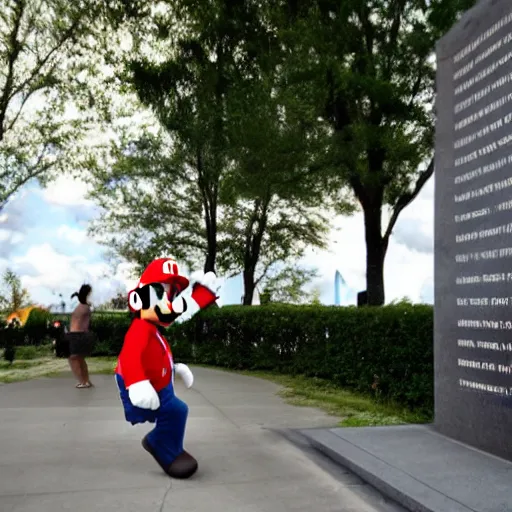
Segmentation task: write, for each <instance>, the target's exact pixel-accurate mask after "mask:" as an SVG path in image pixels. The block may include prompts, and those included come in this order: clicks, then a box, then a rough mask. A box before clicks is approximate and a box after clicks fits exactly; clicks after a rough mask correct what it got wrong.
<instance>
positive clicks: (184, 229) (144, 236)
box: [89, 130, 208, 272]
mask: <svg viewBox="0 0 512 512" xmlns="http://www.w3.org/2000/svg"><path fill="white" fill-rule="evenodd" d="M111 158H112V159H113V160H114V163H113V164H112V165H111V166H102V165H98V166H96V167H95V168H94V169H93V171H92V174H91V181H90V183H91V184H92V185H93V190H92V192H91V198H93V199H94V200H95V202H96V204H97V205H98V206H100V207H101V208H102V209H103V214H102V215H101V216H100V217H98V218H97V219H96V220H95V221H93V222H92V223H91V225H90V227H89V232H90V233H91V234H92V235H93V236H94V237H96V238H97V239H98V241H99V242H101V243H103V244H104V245H106V246H108V247H109V249H110V251H111V252H113V253H115V254H116V255H117V256H120V257H122V258H123V259H125V260H127V261H130V262H132V263H135V264H136V269H135V270H136V271H137V270H138V271H139V272H141V271H142V270H143V269H144V268H145V267H146V266H147V265H148V264H149V263H150V262H151V261H152V260H153V259H155V258H158V257H163V256H168V255H173V256H174V257H175V258H177V259H178V260H179V261H180V262H183V263H184V264H186V265H187V266H189V267H191V268H192V267H196V266H197V265H204V264H205V259H204V254H205V253H207V251H208V245H207V235H206V232H205V227H204V223H203V217H202V213H203V203H202V198H201V195H200V193H199V191H198V188H197V182H196V181H195V179H194V178H195V176H194V173H193V171H191V170H189V169H188V168H185V169H183V167H182V165H183V162H182V160H181V155H180V154H178V155H176V154H173V152H172V146H169V145H168V137H166V133H165V132H164V131H163V130H159V132H158V133H157V134H156V135H151V134H150V133H146V134H145V135H143V136H141V138H140V139H138V140H133V141H131V142H130V141H128V142H125V145H124V146H122V147H121V148H117V147H115V146H114V147H113V148H112V153H111ZM180 178H181V179H180Z"/></svg>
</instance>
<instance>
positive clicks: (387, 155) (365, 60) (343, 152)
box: [274, 0, 474, 305]
mask: <svg viewBox="0 0 512 512" xmlns="http://www.w3.org/2000/svg"><path fill="white" fill-rule="evenodd" d="M473 4H474V0H460V1H453V0H437V1H435V2H423V1H420V0H392V1H385V0H376V1H373V0H372V1H369V0H366V1H363V0H348V1H344V2H339V1H335V0H322V1H310V2H305V1H304V2H300V1H299V2H297V1H294V2H291V1H285V2H282V4H281V7H282V9H281V11H279V12H280V15H279V16H278V17H276V18H274V19H276V20H277V21H276V25H277V26H278V27H279V33H280V37H281V38H282V41H283V46H285V47H286V51H287V58H286V61H285V63H284V65H283V74H282V78H283V80H282V84H281V87H282V90H283V95H282V97H283V98H287V100H286V106H287V108H288V109H290V110H293V109H295V110H300V112H301V114H302V115H304V119H305V122H307V123H308V124H309V126H310V127H311V129H312V130H317V129H318V126H320V125H321V126H324V127H326V128H327V129H328V131H329V135H328V137H327V138H326V139H325V141H326V142H325V148H324V151H323V152H321V153H319V155H320V158H319V161H318V164H317V166H316V169H315V171H316V172H317V173H320V172H321V171H323V177H324V178H325V183H326V184H327V185H326V186H327V187H332V188H340V187H344V186H346V185H348V186H349V187H350V188H351V190H352V192H353V194H354V196H355V198H356V199H357V202H358V204H359V205H360V207H361V209H362V211H363V214H364V226H365V240H366V250H367V256H366V280H367V293H368V302H369V304H370V305H382V304H384V302H385V295H384V261H385V256H386V252H387V248H388V245H389V238H390V236H391V234H392V231H393V228H394V226H395V224H396V221H397V219H398V217H399V215H400V213H401V212H402V211H403V210H404V208H406V207H407V205H409V204H410V203H411V201H413V200H414V199H415V197H416V196H417V195H418V194H419V192H420V191H421V189H422V187H423V186H424V184H425V183H426V182H427V181H428V179H429V178H430V176H431V175H432V173H433V172H434V160H433V133H434V113H433V112H432V108H431V107H432V105H433V98H434V90H435V87H434V85H435V84H434V81H435V61H434V59H433V51H434V45H435V42H436V41H437V39H438V38H439V37H440V36H441V35H443V33H444V32H445V31H446V30H447V29H448V28H450V27H451V25H452V24H453V23H454V21H455V20H456V18H457V16H458V15H459V14H460V12H461V11H463V10H465V9H467V8H469V7H471V6H472V5H473ZM276 12H277V11H276ZM306 105H307V106H306ZM424 162H427V163H426V164H424ZM386 207H388V208H389V209H390V220H389V222H388V224H387V226H386V227H385V228H383V223H382V216H383V209H384V208H386Z"/></svg>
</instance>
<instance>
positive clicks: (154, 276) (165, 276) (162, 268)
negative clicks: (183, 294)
mask: <svg viewBox="0 0 512 512" xmlns="http://www.w3.org/2000/svg"><path fill="white" fill-rule="evenodd" d="M151 283H167V284H174V285H177V286H178V287H179V288H180V290H184V289H185V288H186V287H187V286H188V285H189V280H188V279H187V278H186V277H185V276H182V275H180V272H179V268H178V264H177V263H176V260H174V259H172V258H159V259H156V260H153V261H152V262H151V263H150V264H149V265H148V266H147V267H146V269H145V270H144V272H143V273H142V275H141V276H140V279H139V284H138V288H141V287H142V286H145V285H147V284H151Z"/></svg>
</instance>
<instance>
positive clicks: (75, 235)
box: [57, 224, 87, 245]
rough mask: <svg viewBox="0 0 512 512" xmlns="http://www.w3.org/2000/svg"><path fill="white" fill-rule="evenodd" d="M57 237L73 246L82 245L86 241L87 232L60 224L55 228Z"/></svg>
mask: <svg viewBox="0 0 512 512" xmlns="http://www.w3.org/2000/svg"><path fill="white" fill-rule="evenodd" d="M57 236H58V237H59V238H62V239H64V240H67V241H68V242H71V243H73V244H77V245H79V244H83V243H84V242H86V241H87V232H86V231H85V230H84V229H76V228H72V227H70V226H68V225H67V224H62V225H60V226H59V227H58V228H57Z"/></svg>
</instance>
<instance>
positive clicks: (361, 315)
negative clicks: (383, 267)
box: [168, 304, 433, 410]
mask: <svg viewBox="0 0 512 512" xmlns="http://www.w3.org/2000/svg"><path fill="white" fill-rule="evenodd" d="M168 337H169V340H170V341H171V342H172V346H173V353H174V354H175V358H176V359H177V360H180V361H183V362H189V363H202V364H211V365H216V366H221V367H226V368H233V369H252V370H273V371H279V372H283V373H290V374H303V375H307V376H316V377H321V378H325V379H329V380H331V381H332V382H334V383H335V384H337V385H339V386H344V387H349V388H352V389H355V390H357V391H362V392H369V393H373V394H375V395H376V396H377V397H381V398H383V399H392V400H394V401H396V402H399V403H402V404H404V405H406V406H408V407H411V408H413V407H414V408H425V409H426V410H432V408H433V308H432V307H431V306H429V305H409V304H403V305H394V306H385V307H380V308H370V307H366V308H357V307H337V306H288V305H279V306H276V305H266V306H260V307H240V306H226V307H223V308H220V309H218V310H214V311H204V312H202V313H201V314H200V315H197V316H196V317H195V319H193V320H192V321H190V322H186V323H184V324H182V325H179V326H173V327H171V329H169V332H168Z"/></svg>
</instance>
